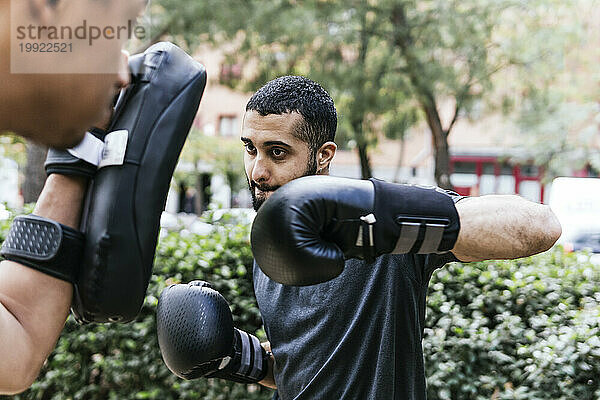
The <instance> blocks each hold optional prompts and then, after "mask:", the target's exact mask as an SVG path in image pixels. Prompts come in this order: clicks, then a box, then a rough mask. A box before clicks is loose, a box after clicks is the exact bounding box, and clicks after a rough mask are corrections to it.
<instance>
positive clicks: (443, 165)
mask: <svg viewBox="0 0 600 400" xmlns="http://www.w3.org/2000/svg"><path fill="white" fill-rule="evenodd" d="M423 111H424V112H425V116H426V117H427V125H428V126H429V129H431V136H432V138H433V158H434V162H435V171H434V176H435V183H436V184H437V185H438V186H439V187H441V188H442V189H450V190H452V189H453V186H452V183H451V182H450V152H449V149H448V132H447V131H445V130H444V129H443V128H442V121H441V119H440V115H439V113H438V111H437V107H436V106H435V101H428V102H427V103H426V104H423Z"/></svg>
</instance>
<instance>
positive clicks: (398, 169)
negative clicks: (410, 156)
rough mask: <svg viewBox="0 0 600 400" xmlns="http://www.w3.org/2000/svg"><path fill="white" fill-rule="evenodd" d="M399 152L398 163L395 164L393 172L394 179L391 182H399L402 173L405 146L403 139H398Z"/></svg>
mask: <svg viewBox="0 0 600 400" xmlns="http://www.w3.org/2000/svg"><path fill="white" fill-rule="evenodd" d="M399 140H400V150H399V151H398V153H399V154H398V163H397V164H396V170H395V171H394V179H393V182H395V183H398V182H400V172H401V171H402V162H403V161H404V147H405V146H404V145H405V144H406V142H405V140H404V137H401V138H400V139H399Z"/></svg>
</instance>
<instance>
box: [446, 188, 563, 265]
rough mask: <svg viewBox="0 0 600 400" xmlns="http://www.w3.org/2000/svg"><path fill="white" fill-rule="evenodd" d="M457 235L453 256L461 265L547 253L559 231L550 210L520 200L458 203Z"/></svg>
mask: <svg viewBox="0 0 600 400" xmlns="http://www.w3.org/2000/svg"><path fill="white" fill-rule="evenodd" d="M456 209H457V211H458V215H459V217H460V225H461V228H460V232H459V234H458V239H457V241H456V244H455V246H454V248H453V249H452V253H453V254H454V255H455V256H456V258H458V259H459V260H461V261H482V260H490V259H513V258H519V257H526V256H530V255H532V254H536V253H540V252H542V251H545V250H548V249H549V248H550V247H552V245H553V244H554V243H555V242H556V241H557V240H558V238H559V236H560V234H561V227H560V223H559V222H558V219H557V218H556V216H555V215H554V213H553V212H552V210H550V207H548V206H545V205H542V204H538V203H533V202H531V201H527V200H525V199H523V198H521V197H519V196H512V195H490V196H481V197H470V198H466V199H463V200H461V201H459V202H458V203H457V204H456Z"/></svg>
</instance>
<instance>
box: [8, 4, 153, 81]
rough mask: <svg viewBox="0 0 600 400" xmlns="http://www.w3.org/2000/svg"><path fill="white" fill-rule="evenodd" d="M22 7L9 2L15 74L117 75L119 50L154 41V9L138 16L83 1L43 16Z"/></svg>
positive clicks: (141, 45) (141, 46)
mask: <svg viewBox="0 0 600 400" xmlns="http://www.w3.org/2000/svg"><path fill="white" fill-rule="evenodd" d="M119 1H122V0H119ZM23 4H24V3H23V0H11V21H10V22H11V52H10V56H11V60H10V65H11V72H12V73H17V74H23V73H26V74H65V73H66V74H72V73H83V74H86V73H109V74H114V73H117V72H118V69H119V66H120V65H119V63H118V62H115V60H114V58H115V57H119V54H120V52H119V50H120V49H121V48H123V47H125V48H128V49H130V50H133V49H138V48H144V47H145V46H146V45H148V44H149V42H150V40H151V38H152V17H151V15H150V11H149V10H150V9H151V8H150V6H147V8H146V11H145V12H144V13H143V14H142V15H141V16H139V17H138V16H137V15H130V16H127V15H123V13H119V11H120V10H119V8H120V7H114V5H112V6H107V5H106V3H105V2H101V1H89V0H79V1H78V2H72V3H69V4H68V5H67V4H65V7H63V8H61V9H56V10H54V11H53V12H52V13H50V15H49V16H48V15H46V16H44V18H42V17H41V16H40V13H37V12H35V10H32V8H31V7H30V8H29V9H28V8H27V7H23ZM28 11H29V12H28ZM110 55H114V57H111V56H110Z"/></svg>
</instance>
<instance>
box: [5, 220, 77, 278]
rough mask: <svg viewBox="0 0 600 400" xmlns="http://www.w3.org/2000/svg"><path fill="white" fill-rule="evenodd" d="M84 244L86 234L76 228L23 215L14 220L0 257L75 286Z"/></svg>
mask: <svg viewBox="0 0 600 400" xmlns="http://www.w3.org/2000/svg"><path fill="white" fill-rule="evenodd" d="M84 244H85V240H84V235H83V233H81V232H79V231H77V230H75V229H73V228H70V227H68V226H65V225H62V224H59V223H58V222H56V221H52V220H50V219H47V218H42V217H38V216H35V215H21V216H18V217H16V218H15V219H14V221H13V223H12V225H11V227H10V231H9V232H8V235H7V237H6V240H5V241H4V243H3V244H2V248H1V249H0V255H2V256H3V257H4V258H5V259H7V260H10V261H14V262H18V263H20V264H23V265H26V266H28V267H30V268H34V269H37V270H39V271H42V272H44V273H46V274H48V275H51V276H53V277H55V278H59V279H62V280H64V281H68V282H71V283H73V282H75V277H76V274H77V270H78V267H79V264H80V263H81V257H82V254H83V247H84Z"/></svg>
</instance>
